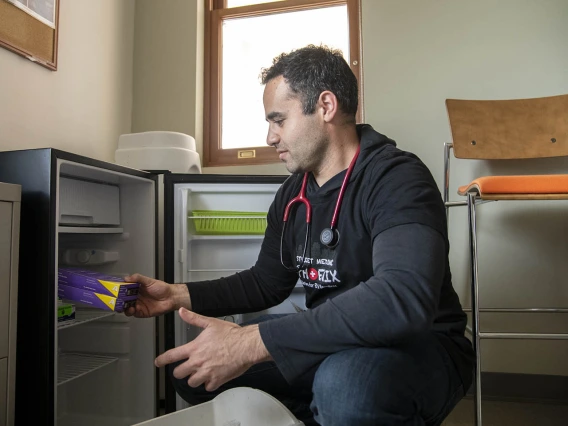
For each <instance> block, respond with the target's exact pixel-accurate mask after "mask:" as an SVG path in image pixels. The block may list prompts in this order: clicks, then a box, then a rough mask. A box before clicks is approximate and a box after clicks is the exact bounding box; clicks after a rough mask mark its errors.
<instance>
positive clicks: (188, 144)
mask: <svg viewBox="0 0 568 426" xmlns="http://www.w3.org/2000/svg"><path fill="white" fill-rule="evenodd" d="M114 158H115V161H116V163H117V164H121V165H123V166H127V167H133V168H135V169H140V170H169V171H170V172H172V173H201V161H200V158H199V154H198V153H197V151H196V145H195V139H194V138H193V137H191V136H189V135H186V134H185V133H179V132H165V131H150V132H140V133H127V134H124V135H120V137H119V138H118V149H117V150H116V151H115V154H114Z"/></svg>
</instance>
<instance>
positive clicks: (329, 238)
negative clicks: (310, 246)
mask: <svg viewBox="0 0 568 426" xmlns="http://www.w3.org/2000/svg"><path fill="white" fill-rule="evenodd" d="M320 241H321V243H322V244H323V245H324V246H326V247H327V248H334V247H335V246H336V245H337V243H339V231H338V230H337V229H331V228H325V229H324V230H323V231H321V234H320Z"/></svg>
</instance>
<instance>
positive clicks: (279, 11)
mask: <svg viewBox="0 0 568 426" xmlns="http://www.w3.org/2000/svg"><path fill="white" fill-rule="evenodd" d="M205 1H206V7H207V8H206V19H205V55H206V57H205V79H204V83H205V92H204V114H203V116H204V129H203V130H204V131H203V136H204V141H203V151H204V152H203V160H204V165H205V166H228V165H251V164H266V163H278V162H279V159H278V156H277V154H276V151H275V150H274V148H272V147H269V146H267V145H266V134H267V131H268V127H267V126H268V125H267V123H266V122H265V120H264V107H263V104H262V94H263V91H264V87H263V86H262V85H261V83H260V79H259V75H260V72H261V69H262V68H263V67H269V66H270V65H271V64H272V59H273V58H274V57H275V56H277V55H279V54H280V53H282V52H288V51H290V50H293V49H297V48H300V47H303V46H305V45H307V44H315V45H320V44H325V45H328V46H330V47H333V48H337V49H341V51H342V52H343V54H344V56H345V58H346V59H347V61H348V62H349V64H350V65H351V69H352V70H353V72H354V73H355V75H356V76H357V79H358V80H359V111H358V114H357V119H358V121H360V118H361V105H362V99H361V96H362V86H361V71H362V70H361V68H362V67H361V57H360V47H359V46H360V42H359V38H360V29H359V9H360V7H359V3H360V0H285V1H275V0H256V1H255V0H248V1H247V0H205ZM330 29H333V30H332V31H330Z"/></svg>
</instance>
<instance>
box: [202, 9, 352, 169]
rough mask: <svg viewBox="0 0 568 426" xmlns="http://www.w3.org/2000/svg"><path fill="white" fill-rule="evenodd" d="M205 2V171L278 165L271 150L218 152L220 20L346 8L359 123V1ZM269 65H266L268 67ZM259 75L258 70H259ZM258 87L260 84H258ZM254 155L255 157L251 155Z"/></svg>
mask: <svg viewBox="0 0 568 426" xmlns="http://www.w3.org/2000/svg"><path fill="white" fill-rule="evenodd" d="M204 1H205V58H204V59H205V64H204V71H205V75H204V114H203V165H204V166H205V167H218V166H241V165H257V164H268V163H279V162H280V160H279V159H278V155H277V153H276V150H275V149H274V148H273V147H269V146H266V147H250V148H235V149H222V148H221V122H222V117H221V113H222V111H221V104H222V94H221V90H222V89H221V87H222V81H221V77H222V48H221V45H220V42H221V40H222V33H221V32H222V23H223V19H227V18H241V17H253V16H263V15H268V14H273V13H282V12H291V11H300V10H310V9H315V8H319V7H329V6H338V5H343V4H345V5H347V14H348V19H349V65H350V67H351V69H352V70H353V72H354V73H355V76H356V77H357V81H358V84H359V109H358V111H357V117H356V118H357V122H361V121H362V110H363V85H362V81H363V79H362V69H363V67H362V62H361V56H362V55H361V47H360V46H361V40H360V38H361V30H360V21H361V17H360V10H361V8H360V2H361V0H287V1H278V2H273V3H262V4H256V5H251V6H241V7H232V8H226V7H225V6H226V3H225V0H204ZM267 65H269V64H267ZM259 72H260V70H259ZM259 84H260V83H259ZM253 153H254V156H252V154H253Z"/></svg>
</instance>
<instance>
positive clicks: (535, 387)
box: [467, 372, 568, 404]
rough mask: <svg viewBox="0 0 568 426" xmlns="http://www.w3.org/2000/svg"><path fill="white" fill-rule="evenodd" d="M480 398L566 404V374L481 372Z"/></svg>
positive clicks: (567, 389)
mask: <svg viewBox="0 0 568 426" xmlns="http://www.w3.org/2000/svg"><path fill="white" fill-rule="evenodd" d="M467 394H468V395H470V396H471V395H473V386H472V387H471V388H470V389H469V391H468V392H467ZM481 398H482V399H497V400H502V401H507V400H511V401H534V402H548V403H558V404H568V376H551V375H544V374H515V373H491V372H482V373H481Z"/></svg>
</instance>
